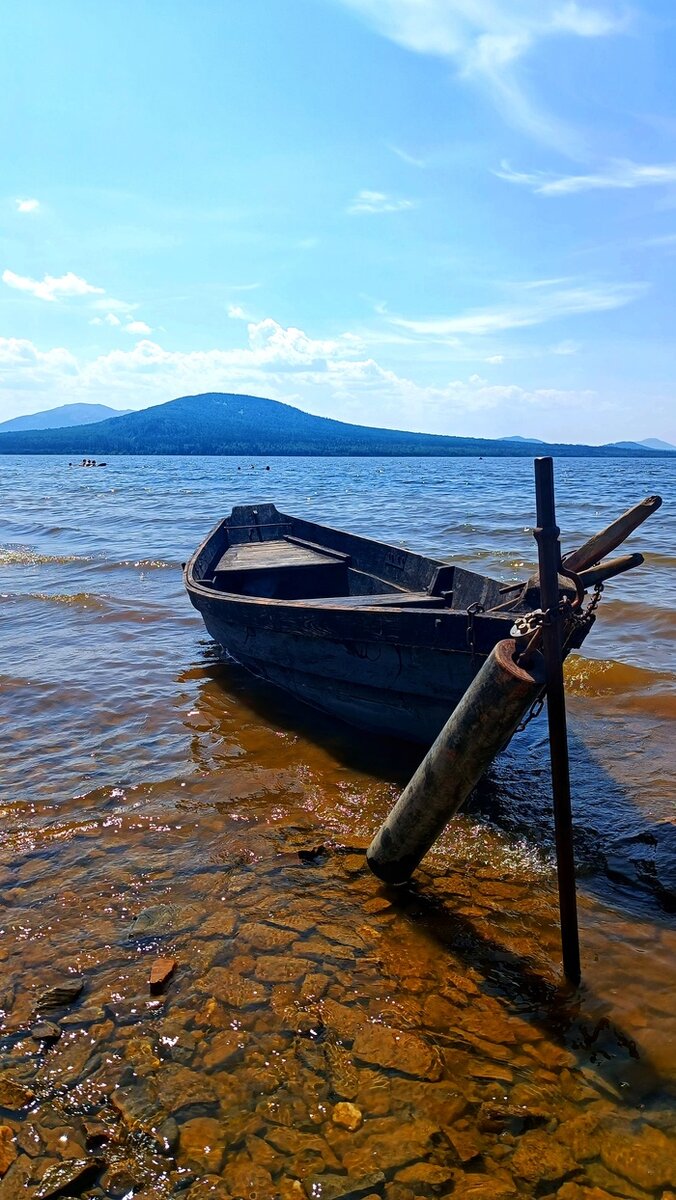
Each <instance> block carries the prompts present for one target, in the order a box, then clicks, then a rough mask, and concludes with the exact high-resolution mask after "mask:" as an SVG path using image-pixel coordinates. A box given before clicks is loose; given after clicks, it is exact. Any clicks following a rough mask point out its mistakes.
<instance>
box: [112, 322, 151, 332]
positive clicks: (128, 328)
mask: <svg viewBox="0 0 676 1200" xmlns="http://www.w3.org/2000/svg"><path fill="white" fill-rule="evenodd" d="M117 323H118V325H119V324H120V322H119V321H118V322H117ZM124 328H125V332H126V333H152V329H151V328H150V325H146V323H145V321H129V322H128V323H127V324H126V325H125V327H124Z"/></svg>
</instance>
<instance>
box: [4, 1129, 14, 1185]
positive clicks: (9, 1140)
mask: <svg viewBox="0 0 676 1200" xmlns="http://www.w3.org/2000/svg"><path fill="white" fill-rule="evenodd" d="M16 1156H17V1149H16V1143H15V1140H14V1130H13V1129H10V1127H9V1125H0V1178H2V1176H3V1175H4V1174H5V1173H6V1172H7V1171H8V1170H9V1168H10V1167H11V1165H12V1163H13V1162H14V1160H15V1158H16Z"/></svg>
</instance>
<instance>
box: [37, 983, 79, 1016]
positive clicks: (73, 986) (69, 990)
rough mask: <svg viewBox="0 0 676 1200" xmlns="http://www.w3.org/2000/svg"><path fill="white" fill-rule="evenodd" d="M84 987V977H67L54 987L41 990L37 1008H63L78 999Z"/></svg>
mask: <svg viewBox="0 0 676 1200" xmlns="http://www.w3.org/2000/svg"><path fill="white" fill-rule="evenodd" d="M83 988H84V979H78V978H77V976H72V977H66V978H65V979H62V980H60V982H59V983H57V984H55V985H54V987H50V988H47V989H46V990H45V991H44V992H41V994H40V996H39V997H38V1002H37V1008H38V1010H40V1009H43V1008H63V1007H65V1005H67V1004H72V1003H73V1001H74V1000H77V998H78V996H79V995H80V993H81V992H82V989H83Z"/></svg>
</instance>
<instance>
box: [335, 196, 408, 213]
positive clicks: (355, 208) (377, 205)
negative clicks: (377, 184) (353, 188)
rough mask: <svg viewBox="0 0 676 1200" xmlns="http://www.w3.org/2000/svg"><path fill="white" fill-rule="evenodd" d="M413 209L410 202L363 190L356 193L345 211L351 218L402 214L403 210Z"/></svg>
mask: <svg viewBox="0 0 676 1200" xmlns="http://www.w3.org/2000/svg"><path fill="white" fill-rule="evenodd" d="M413 207H414V205H413V201H412V200H402V199H398V198H397V197H396V196H388V195H386V193H385V192H369V191H367V190H364V191H361V192H358V193H357V195H356V196H355V198H354V200H352V201H351V203H350V204H349V205H348V209H347V211H348V212H349V213H350V214H351V215H352V216H358V215H360V214H362V213H391V212H403V211H404V209H406V208H413Z"/></svg>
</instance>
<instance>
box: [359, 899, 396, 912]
mask: <svg viewBox="0 0 676 1200" xmlns="http://www.w3.org/2000/svg"><path fill="white" fill-rule="evenodd" d="M391 907H392V901H391V900H386V899H385V897H384V896H374V897H373V899H372V900H367V901H366V903H365V904H363V905H362V908H363V909H364V912H366V913H373V914H375V913H381V912H387V910H388V909H389V908H391Z"/></svg>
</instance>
